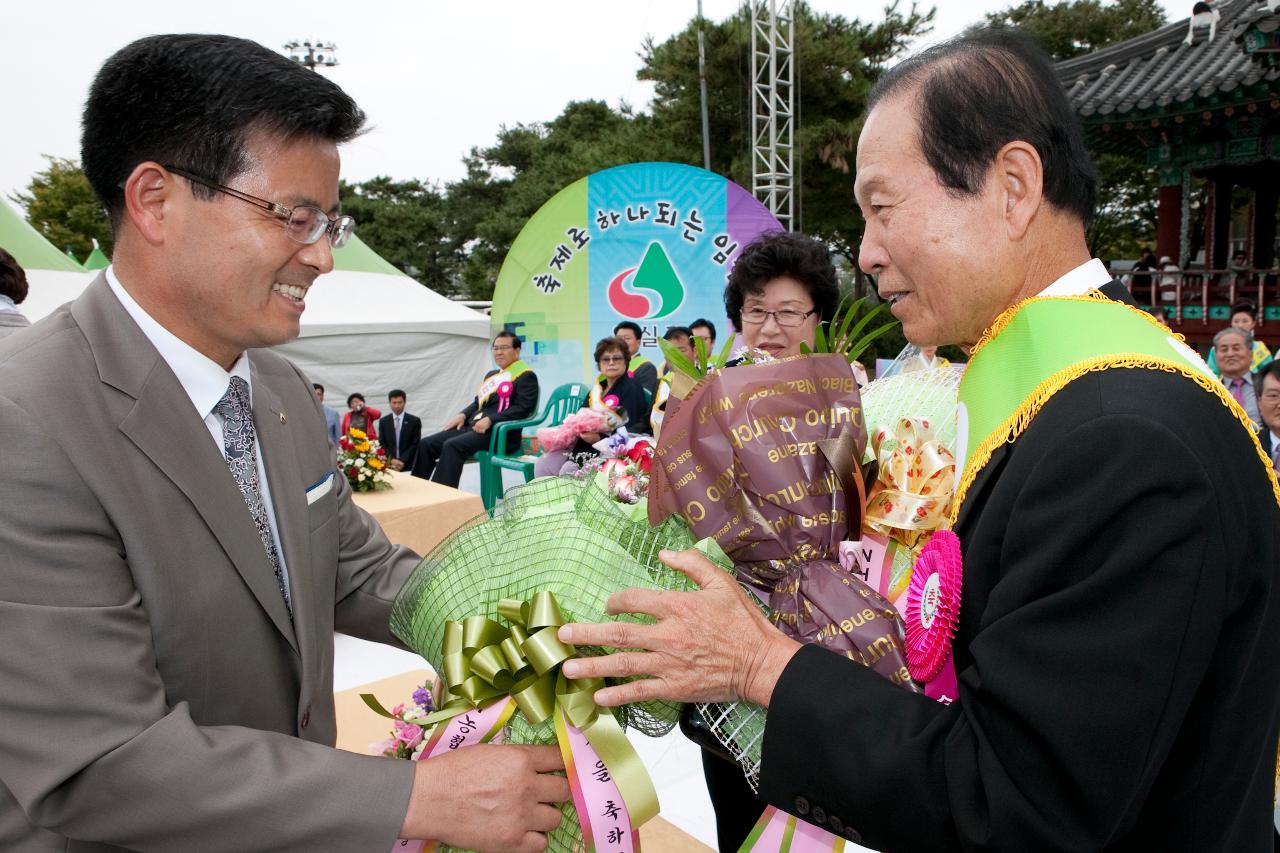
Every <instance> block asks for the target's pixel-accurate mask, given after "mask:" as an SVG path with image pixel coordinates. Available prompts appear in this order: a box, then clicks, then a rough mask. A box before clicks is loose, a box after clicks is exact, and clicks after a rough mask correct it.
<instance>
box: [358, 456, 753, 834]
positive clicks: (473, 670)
mask: <svg viewBox="0 0 1280 853" xmlns="http://www.w3.org/2000/svg"><path fill="white" fill-rule="evenodd" d="M644 444H645V443H642V442H641V441H640V440H637V439H633V438H630V437H625V436H624V437H622V438H614V446H613V447H612V450H611V453H612V455H611V456H610V457H609V458H608V459H606V460H603V461H602V463H601V467H600V468H599V469H598V470H597V471H595V472H594V474H593V475H592V476H584V477H543V478H539V479H536V480H533V481H532V482H530V483H526V484H524V485H522V486H518V487H516V488H514V489H511V490H509V491H508V492H507V494H506V496H505V499H504V501H503V502H502V504H501V506H500V508H499V510H498V512H497V513H496V514H495V516H494V517H493V518H492V519H490V518H488V517H487V516H483V515H482V516H478V517H477V518H476V519H475V520H474V521H472V522H470V523H468V524H467V525H464V526H463V527H462V528H460V529H459V530H457V531H455V532H454V533H453V534H452V535H451V536H450V537H449V538H448V539H446V540H445V541H444V542H442V543H441V544H440V545H438V546H437V547H436V548H435V549H434V550H433V551H432V552H431V553H430V554H428V555H427V557H426V558H425V559H424V560H423V561H422V563H421V564H420V565H419V566H418V567H417V568H416V569H415V570H414V572H413V574H412V575H411V576H410V578H409V580H408V582H407V583H406V584H405V586H404V588H403V589H402V590H401V592H400V594H399V596H397V598H396V602H395V605H394V606H393V608H392V615H391V628H392V630H393V631H394V633H395V634H396V636H398V637H400V638H401V639H402V640H403V641H404V642H405V644H406V645H408V646H409V647H410V648H412V649H413V650H414V651H416V652H418V653H419V654H421V655H422V656H423V657H424V658H426V659H427V661H428V662H429V663H430V664H431V666H432V668H433V669H434V670H435V671H436V672H437V673H438V674H439V675H440V676H441V678H442V680H443V692H442V694H441V695H440V696H438V697H436V701H435V702H434V704H433V705H431V706H430V707H433V708H435V709H436V710H434V711H431V712H430V713H427V714H426V715H425V716H422V717H420V716H419V712H418V711H416V710H413V709H405V708H402V709H400V713H398V714H393V713H392V712H385V714H386V715H387V716H393V717H395V719H396V720H397V721H398V722H397V723H395V725H396V729H395V732H394V733H393V736H392V738H391V739H390V741H388V742H385V743H383V744H378V745H377V746H380V747H383V748H384V750H385V749H391V750H393V751H394V752H395V753H396V754H402V753H404V752H406V751H407V753H408V755H409V757H416V758H419V759H424V758H430V757H431V756H433V755H437V754H440V751H441V750H446V749H456V748H465V747H467V746H469V745H472V744H476V743H483V742H486V741H494V740H496V739H498V738H502V739H503V740H505V741H506V742H508V743H539V744H549V743H556V744H559V746H560V749H561V752H562V754H563V755H564V757H565V766H566V767H567V768H568V773H569V778H570V787H571V790H572V791H573V801H572V802H570V803H566V804H565V805H564V807H563V808H562V811H563V814H564V818H563V819H562V822H561V824H560V827H559V829H557V830H556V831H555V832H553V833H551V834H550V836H549V839H548V849H549V850H551V851H555V853H577V851H580V850H583V849H596V850H606V849H607V850H628V851H630V850H638V849H639V846H638V843H637V839H638V836H637V835H636V828H637V827H638V826H639V825H640V824H642V823H643V822H644V821H645V820H647V819H648V818H649V817H651V816H653V815H654V814H656V812H657V797H656V793H655V792H654V791H653V789H652V783H651V782H650V781H649V780H648V775H647V773H646V772H645V771H644V768H643V765H642V764H641V763H640V762H639V759H638V757H637V756H635V754H634V750H633V748H632V747H631V746H630V744H629V743H628V742H627V738H626V736H625V734H624V733H623V732H624V730H625V729H637V730H639V731H640V732H641V733H643V734H646V735H650V736H654V737H657V736H661V735H663V734H666V733H667V732H668V731H670V730H671V728H673V727H674V726H675V724H676V721H677V719H678V717H679V712H680V708H679V706H678V705H676V704H674V703H669V702H643V703H637V704H634V705H629V706H626V707H623V708H618V709H612V710H610V709H606V708H598V707H596V706H595V704H594V703H593V702H592V701H591V700H590V697H591V695H592V694H593V693H594V691H595V690H597V689H599V688H600V687H601V686H603V685H602V684H601V683H599V682H598V681H596V682H592V681H581V682H572V681H568V680H566V679H564V678H561V677H559V676H558V671H559V666H560V664H561V663H562V662H563V661H564V660H567V659H568V658H570V657H572V656H575V655H590V654H599V653H600V652H601V650H599V649H593V648H586V647H579V648H574V647H572V646H566V645H565V644H563V643H560V642H559V640H558V639H557V638H556V636H555V629H556V627H557V626H558V625H559V624H562V623H564V622H568V621H585V622H599V621H604V620H606V619H623V620H632V621H639V620H644V621H649V620H648V618H647V617H641V616H636V615H630V614H628V615H623V616H617V617H614V616H610V615H608V614H607V613H606V602H607V601H608V599H609V596H610V595H612V594H613V593H614V592H617V591H619V590H622V589H625V588H627V587H644V588H649V589H682V590H684V589H690V588H691V586H692V584H691V582H690V581H689V580H688V579H687V578H686V577H685V576H684V575H682V574H680V573H679V572H676V571H673V570H671V569H669V568H667V567H666V566H664V565H662V564H661V563H660V562H659V561H658V557H657V555H658V552H659V551H660V550H662V549H664V548H666V549H673V550H679V549H687V548H691V547H698V548H700V549H702V550H703V551H704V553H706V554H707V555H708V556H709V557H710V558H711V559H713V560H714V561H716V562H718V564H719V565H721V566H722V567H723V568H724V569H725V570H726V571H728V570H729V562H728V560H727V559H726V558H725V557H724V555H723V554H722V553H721V552H720V551H719V549H718V548H717V547H716V546H715V544H714V542H711V541H703V542H695V538H694V536H693V535H692V534H691V532H690V531H689V528H688V527H687V525H685V524H684V523H683V522H681V521H680V520H679V519H674V518H673V519H669V520H668V521H666V522H664V523H662V524H659V525H657V526H656V527H650V525H649V523H648V520H647V507H646V501H645V499H644V497H643V496H636V501H635V503H629V502H628V501H626V500H620V499H619V497H620V495H618V494H617V493H616V491H617V490H616V489H615V492H614V493H611V492H610V491H609V490H608V482H609V477H610V475H615V478H614V479H615V486H616V485H617V483H619V482H620V480H621V478H622V477H625V476H634V474H628V473H626V472H627V471H628V470H629V469H634V470H639V468H640V467H641V466H643V465H644V464H645V460H647V459H648V452H647V450H646V449H645V447H644V446H643V445H644ZM605 466H607V467H608V469H609V470H608V471H606V470H605ZM639 484H640V481H639V480H637V481H636V486H637V487H638V486H639ZM419 698H424V699H425V697H419V694H417V693H415V704H420V703H418V701H417V700H418V699H419ZM366 701H367V700H366ZM371 707H372V704H371ZM420 707H426V706H421V705H420ZM375 710H376V708H375ZM395 710H396V709H393V711H395ZM415 729H416V730H415ZM397 740H398V741H399V743H397ZM605 803H609V804H610V805H612V806H616V807H618V808H613V809H608V812H609V814H608V815H607V816H603V817H602V807H603V806H604V804H605ZM397 849H400V848H397Z"/></svg>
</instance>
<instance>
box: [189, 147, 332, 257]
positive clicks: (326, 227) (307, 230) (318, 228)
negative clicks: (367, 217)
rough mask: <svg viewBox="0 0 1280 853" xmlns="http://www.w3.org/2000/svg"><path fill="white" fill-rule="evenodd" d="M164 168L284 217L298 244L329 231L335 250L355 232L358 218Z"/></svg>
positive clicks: (310, 242)
mask: <svg viewBox="0 0 1280 853" xmlns="http://www.w3.org/2000/svg"><path fill="white" fill-rule="evenodd" d="M165 168H166V169H168V170H169V171H170V172H173V173H174V174H175V175H181V176H182V177H184V178H186V179H187V180H188V181H191V182H192V183H195V184H200V185H201V186H203V187H208V188H209V189H211V190H217V191H218V192H220V193H225V194H227V195H229V196H231V197H232V198H238V199H240V200H241V201H247V202H249V204H252V205H254V206H256V207H260V208H262V209H263V210H265V211H267V212H268V213H270V214H272V215H273V216H275V217H277V218H279V219H283V220H284V223H285V226H284V233H285V234H286V235H288V237H289V239H290V240H293V241H294V242H295V243H301V244H302V245H304V246H310V245H311V244H312V243H314V242H316V241H317V240H319V239H320V238H321V237H323V236H325V235H326V234H327V235H328V236H329V245H330V246H332V247H333V248H335V249H341V248H342V247H343V246H345V245H346V243H347V240H348V239H350V237H351V235H352V234H354V233H355V230H356V221H355V220H354V219H352V218H351V217H350V216H338V217H335V218H333V219H330V218H329V214H327V213H325V212H324V211H323V210H321V209H320V208H318V207H313V206H311V205H309V204H300V205H298V206H297V207H285V206H284V205H283V204H276V203H275V202H274V201H267V200H266V199H264V198H258V197H257V196H256V195H249V194H248V193H246V192H241V191H240V190H237V189H232V188H231V187H224V186H223V185H222V184H215V183H214V182H213V181H209V180H205V179H204V178H202V177H200V176H199V175H194V174H192V173H191V172H188V171H187V170H186V169H179V168H178V167H177V166H165Z"/></svg>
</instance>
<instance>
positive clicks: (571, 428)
mask: <svg viewBox="0 0 1280 853" xmlns="http://www.w3.org/2000/svg"><path fill="white" fill-rule="evenodd" d="M608 399H609V398H608V397H606V398H605V400H606V402H607V401H608ZM613 403H614V405H615V406H616V405H617V404H618V400H617V398H616V397H614V398H613ZM616 425H617V424H616V423H613V422H612V421H610V419H609V416H608V415H607V414H605V413H604V412H602V411H600V410H599V409H579V410H578V411H576V412H573V413H572V414H570V415H569V416H568V417H567V418H565V419H564V423H562V424H559V425H558V426H553V427H543V428H542V429H540V430H538V446H539V447H541V448H542V449H543V450H568V449H569V448H570V447H573V444H574V442H575V441H577V440H578V437H579V436H581V435H582V434H583V433H588V432H608V431H609V430H610V429H612V428H613V427H614V426H616Z"/></svg>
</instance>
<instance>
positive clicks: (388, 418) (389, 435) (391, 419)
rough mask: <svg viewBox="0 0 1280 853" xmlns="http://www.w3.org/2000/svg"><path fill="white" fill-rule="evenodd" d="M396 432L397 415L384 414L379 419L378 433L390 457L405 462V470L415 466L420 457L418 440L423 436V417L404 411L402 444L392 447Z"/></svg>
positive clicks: (401, 434) (401, 429)
mask: <svg viewBox="0 0 1280 853" xmlns="http://www.w3.org/2000/svg"><path fill="white" fill-rule="evenodd" d="M395 434H396V416H395V415H394V414H386V415H383V416H382V418H381V420H379V421H378V435H379V436H380V437H381V439H382V446H383V447H385V448H386V449H387V458H388V459H399V460H401V461H402V462H404V467H405V470H406V471H407V470H409V469H411V468H413V460H414V459H416V458H417V457H418V441H419V440H421V438H422V419H421V418H419V417H418V416H417V415H411V414H409V413H408V412H405V413H404V423H403V424H401V425H400V446H399V447H394V448H393V447H392V446H391V445H392V444H393V443H394V442H393V440H392V439H393V437H394V436H395Z"/></svg>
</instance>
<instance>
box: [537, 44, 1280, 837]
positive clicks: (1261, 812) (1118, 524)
mask: <svg viewBox="0 0 1280 853" xmlns="http://www.w3.org/2000/svg"><path fill="white" fill-rule="evenodd" d="M867 107H868V113H867V117H866V120H865V123H864V124H863V128H862V132H861V135H860V138H859V141H858V153H857V180H856V184H855V193H856V197H857V201H858V204H859V207H860V208H861V210H862V213H863V216H864V217H865V219H866V227H865V232H864V234H863V239H862V245H861V250H860V253H859V264H860V266H861V267H862V268H863V270H865V271H866V272H867V273H870V274H872V275H874V276H875V277H876V279H877V285H878V288H879V291H880V294H881V295H882V296H884V297H885V298H887V299H889V300H891V301H892V303H893V308H892V310H893V313H894V315H895V316H897V317H898V318H899V319H901V320H902V324H903V331H904V333H905V335H906V337H907V339H908V340H910V341H912V342H913V343H916V344H918V345H922V346H923V345H933V344H950V343H955V344H960V345H962V346H965V347H968V348H970V349H971V350H972V357H971V359H970V362H969V366H968V368H967V369H966V372H965V376H964V381H963V382H962V384H961V387H960V397H961V401H962V402H964V401H967V402H966V403H965V405H966V408H965V411H966V412H967V416H966V418H965V419H963V420H962V424H964V425H965V431H972V432H973V433H974V435H972V436H969V440H968V441H966V442H965V444H964V447H963V448H961V452H962V453H964V452H965V451H966V450H967V454H966V455H964V460H965V461H964V468H963V470H964V477H962V478H961V479H960V486H959V489H960V491H958V493H957V496H956V499H955V503H956V508H955V509H953V513H952V518H953V526H952V530H953V531H954V533H955V534H956V535H957V536H958V538H959V542H960V548H961V550H962V553H963V566H964V568H963V572H964V574H963V583H962V586H961V591H960V593H959V596H958V601H959V617H958V619H959V621H958V624H957V626H956V630H955V634H954V640H953V641H952V643H951V648H950V651H951V655H952V656H953V658H952V662H953V665H954V673H955V684H956V687H955V690H956V691H957V692H958V698H956V699H955V700H954V701H953V702H951V703H950V704H943V703H942V702H938V701H934V700H932V699H930V698H929V697H928V696H926V695H923V694H919V693H911V692H908V691H905V690H903V689H901V687H899V686H896V685H894V684H892V683H890V682H889V681H888V680H886V679H882V678H880V677H879V676H878V675H876V674H875V673H874V672H872V671H871V670H870V669H867V668H864V667H862V666H860V665H859V664H857V663H855V662H853V661H850V660H848V659H846V658H844V657H842V656H839V655H836V654H832V653H829V652H828V651H826V650H824V649H822V648H820V647H819V646H816V645H805V646H801V645H799V644H798V643H796V642H795V641H793V640H791V639H789V638H788V637H786V636H785V635H783V634H782V633H781V632H779V631H778V630H777V629H776V628H775V627H774V626H773V625H772V624H771V623H770V622H768V621H767V619H766V618H765V617H764V615H763V614H762V613H761V612H760V610H759V609H758V608H757V607H754V606H753V605H751V604H750V603H749V602H748V601H747V599H746V597H745V596H744V595H743V593H742V591H741V590H740V589H739V588H738V587H737V586H736V585H735V584H734V583H733V582H732V580H731V578H730V577H729V576H728V575H726V574H724V573H723V572H720V571H718V570H717V569H715V568H714V566H712V565H711V564H710V563H709V562H708V561H707V560H706V559H705V558H702V557H701V556H699V555H698V554H697V553H696V552H693V551H690V552H686V553H683V554H670V555H665V559H666V560H667V562H668V563H669V564H670V565H673V566H675V567H677V568H679V569H680V570H682V571H684V572H685V573H687V574H688V575H689V576H690V577H691V578H693V579H694V580H695V581H696V582H697V583H698V584H699V585H700V586H701V587H702V589H700V590H699V591H695V592H657V593H654V592H647V591H641V590H626V591H624V592H621V593H618V594H617V595H615V596H614V598H613V599H612V600H611V601H610V605H609V606H610V612H611V613H622V612H641V613H647V614H650V615H652V616H654V617H655V619H656V622H655V623H653V624H644V623H640V622H622V621H619V622H612V623H605V624H601V625H568V626H565V627H564V628H563V629H561V632H560V636H561V639H563V640H565V641H568V642H572V643H576V644H582V645H588V646H611V647H614V648H618V649H626V650H628V651H623V652H619V653H616V654H612V655H607V656H600V657H588V658H579V659H577V660H574V661H571V662H569V663H568V664H567V665H566V666H565V672H566V674H567V675H569V676H570V677H572V678H582V677H589V676H619V675H627V676H638V675H650V676H653V677H652V678H638V679H634V680H629V681H627V682H626V683H622V684H618V685H616V686H613V687H608V688H606V689H604V690H600V691H597V692H596V694H595V696H596V700H597V701H598V702H600V703H601V704H605V705H618V704H622V703H624V702H632V701H637V700H646V699H654V698H663V699H668V700H676V701H686V702H716V701H725V700H735V699H745V700H749V701H751V702H755V703H757V704H760V705H763V706H766V707H767V708H768V709H769V714H768V720H767V723H766V728H765V730H764V735H763V747H762V761H761V776H760V788H759V797H760V799H761V800H763V801H764V802H767V803H771V804H773V805H775V806H777V807H778V808H780V809H783V810H785V811H789V812H791V813H792V814H795V815H797V816H799V817H801V818H803V819H804V820H806V821H807V822H810V823H814V824H819V825H821V826H823V827H824V828H826V829H828V830H829V831H831V832H833V833H835V834H837V835H843V836H844V837H846V838H849V839H851V840H854V841H860V842H861V843H864V844H866V845H867V846H869V847H872V848H875V849H878V850H908V851H917V850H930V851H950V850H976V849H982V850H1001V851H1030V850H1036V851H1039V850H1091V851H1121V850H1124V851H1130V850H1188V851H1208V850H1215V851H1217V850H1232V851H1263V850H1270V849H1271V846H1272V828H1271V820H1272V796H1273V791H1274V788H1273V785H1274V779H1275V775H1274V774H1275V763H1276V741H1277V734H1278V732H1280V572H1278V571H1277V569H1278V568H1280V499H1278V497H1277V495H1280V486H1277V482H1276V478H1275V473H1274V471H1273V470H1272V468H1271V465H1270V464H1267V463H1266V462H1265V461H1264V458H1263V456H1264V454H1263V452H1262V450H1261V448H1260V447H1259V444H1258V441H1257V436H1256V434H1255V433H1254V431H1253V430H1252V429H1251V428H1250V427H1249V426H1248V425H1247V418H1246V417H1245V415H1244V412H1243V410H1242V409H1241V408H1240V406H1239V404H1238V403H1237V402H1236V401H1235V400H1233V399H1232V397H1231V396H1230V395H1229V394H1228V393H1227V391H1226V389H1225V388H1223V387H1221V386H1219V385H1218V384H1217V383H1215V382H1213V381H1212V380H1211V379H1210V375H1209V373H1208V371H1207V368H1206V367H1205V365H1204V363H1203V361H1201V360H1200V359H1199V358H1198V357H1197V356H1196V355H1195V354H1194V353H1192V352H1191V351H1190V350H1188V349H1187V348H1186V346H1185V345H1184V344H1182V343H1181V342H1179V341H1178V340H1177V339H1176V338H1174V337H1173V336H1172V335H1170V334H1169V332H1168V330H1167V329H1165V328H1163V327H1162V326H1160V325H1159V324H1157V323H1156V322H1155V321H1153V320H1152V319H1151V318H1149V317H1147V316H1144V315H1142V314H1141V313H1140V312H1138V311H1137V310H1136V308H1133V307H1132V306H1128V305H1124V304H1120V303H1119V302H1116V301H1113V300H1115V299H1123V298H1124V293H1123V289H1122V288H1120V287H1118V286H1117V284H1116V283H1113V282H1110V281H1109V278H1110V277H1109V276H1108V275H1107V273H1106V270H1105V267H1103V266H1102V264H1101V263H1100V262H1099V261H1098V260H1097V259H1090V255H1089V250H1088V247H1087V243H1086V240H1085V226H1086V224H1087V223H1088V221H1089V219H1090V217H1091V216H1092V213H1093V208H1094V204H1095V198H1096V190H1097V175H1096V172H1095V171H1094V169H1093V167H1092V165H1091V164H1090V162H1089V158H1088V154H1087V153H1086V150H1085V146H1084V139H1083V133H1082V132H1081V129H1080V125H1079V122H1078V120H1077V118H1076V116H1075V115H1074V114H1073V112H1072V110H1071V107H1070V105H1069V103H1068V101H1067V99H1066V97H1065V94H1064V92H1063V91H1062V88H1061V85H1060V84H1059V83H1058V80H1057V77H1056V75H1055V73H1054V70H1053V66H1052V64H1051V63H1050V62H1049V60H1048V59H1047V58H1046V57H1045V56H1044V55H1043V54H1042V53H1041V52H1040V51H1039V50H1038V49H1037V48H1035V47H1034V46H1033V45H1032V44H1031V43H1030V42H1029V41H1028V40H1026V39H1025V38H1024V37H1022V36H1020V35H1018V34H1017V33H1016V32H1010V31H991V30H986V31H982V30H979V31H970V32H968V33H966V34H965V35H963V36H961V37H959V38H957V39H955V40H953V41H950V42H947V43H944V44H942V45H939V46H936V47H933V48H930V49H929V50H926V51H924V52H923V53H920V54H916V55H915V56H913V57H911V58H910V59H908V60H906V61H905V62H904V63H902V64H901V65H899V66H897V67H896V68H894V69H892V70H890V71H888V72H887V73H886V74H885V75H884V76H882V77H881V78H880V80H879V82H878V83H877V84H876V87H875V88H874V89H873V91H872V92H871V94H870V96H869V98H868V105H867ZM1037 318H1039V319H1037ZM1041 321H1043V322H1041ZM1015 331H1017V332H1018V333H1017V334H1012V333H1013V332H1015ZM1028 332H1032V333H1031V334H1028ZM1095 340H1098V341H1101V342H1102V346H1101V347H1093V346H1091V345H1090V346H1086V347H1081V346H1079V342H1080V341H1086V342H1088V343H1089V344H1092V343H1093V342H1094V341H1095ZM1032 342H1034V344H1033V343H1032ZM1009 353H1016V354H1018V355H1019V356H1025V355H1027V354H1028V353H1030V354H1031V357H1030V358H1021V357H1019V358H1016V359H1011V358H1010V357H1009V355H1008V354H1009ZM1062 354H1066V355H1067V356H1069V357H1068V358H1066V360H1065V362H1064V363H1065V365H1066V367H1065V368H1064V369H1062V370H1057V369H1056V359H1057V358H1058V357H1059V356H1060V355H1062ZM1051 355H1052V356H1053V357H1052V358H1050V356H1051ZM993 359H994V361H993ZM984 363H985V365H984ZM991 365H995V366H997V369H996V370H995V371H994V373H993V372H990V371H989V370H988V368H987V366H991ZM1042 368H1045V369H1051V370H1053V372H1049V373H1045V376H1046V377H1048V378H1046V379H1044V380H1043V381H1041V373H1040V370H1041V369H1042ZM984 371H986V373H985V377H986V379H989V381H985V380H984ZM1028 380H1030V381H1031V383H1039V384H1029V383H1028ZM971 383H982V388H983V389H984V390H985V391H987V392H989V393H990V396H989V397H987V398H984V397H982V396H980V395H979V396H971V391H972V389H973V387H974V386H972V385H971ZM1006 386H1007V388H1014V389H1024V388H1026V389H1029V390H1028V391H1027V393H1026V396H1022V392H1021V390H1019V395H1018V396H1017V397H1016V398H1014V399H1012V400H1009V399H1007V397H1008V395H1007V394H1005V395H1004V396H1001V395H1002V394H1003V393H1004V392H1003V391H1002V388H1005V387H1006ZM1005 404H1008V408H1006V405H1005ZM1007 412H1009V413H1011V416H1010V417H1009V418H1008V419H1006V418H1005V417H1004V416H1005V415H1006V413H1007ZM975 438H977V439H978V441H977V442H976V443H975V441H974V439H975ZM1151 460H1158V463H1157V464H1151ZM919 570H920V569H919V568H917V571H919ZM907 616H908V618H911V611H910V609H908V613H907ZM921 624H924V622H923V618H922V620H921ZM712 626H714V629H713V628H712ZM924 627H926V628H927V627H928V625H925V626H924ZM908 660H909V662H911V658H910V657H909V659H908ZM922 677H923V676H922ZM950 695H952V696H955V695H956V692H952V693H951V694H950Z"/></svg>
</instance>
